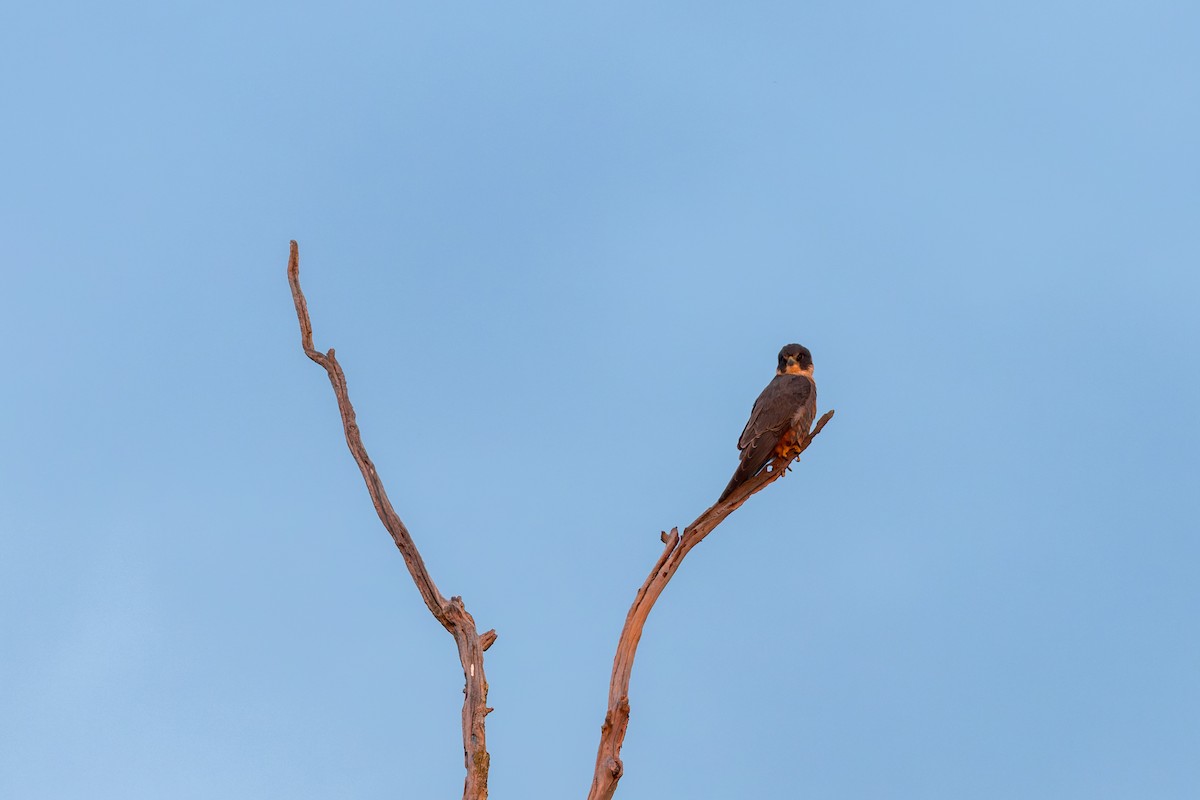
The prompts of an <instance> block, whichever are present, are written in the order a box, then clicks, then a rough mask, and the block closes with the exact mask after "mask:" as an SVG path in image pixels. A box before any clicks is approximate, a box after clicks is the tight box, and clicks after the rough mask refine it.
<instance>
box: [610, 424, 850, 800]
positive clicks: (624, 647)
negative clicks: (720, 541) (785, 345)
mask: <svg viewBox="0 0 1200 800" xmlns="http://www.w3.org/2000/svg"><path fill="white" fill-rule="evenodd" d="M832 417H833V411H826V412H825V415H824V416H822V417H821V419H820V420H818V421H817V424H816V425H815V426H814V427H813V429H812V432H810V433H809V434H808V435H807V436H806V437H805V438H804V440H803V441H802V442H801V444H800V446H799V449H798V450H797V451H796V454H795V456H793V457H792V458H790V459H787V460H786V461H783V460H776V461H775V462H773V463H772V464H771V466H770V468H769V469H766V470H763V471H762V472H760V473H759V474H758V475H755V476H754V477H753V478H751V479H750V480H748V481H746V482H745V483H743V484H742V485H741V486H739V487H738V488H737V489H735V490H734V492H733V494H731V495H729V497H727V498H725V499H724V500H722V501H721V502H718V503H717V504H716V505H714V506H710V507H709V508H708V510H706V511H705V512H704V513H703V514H701V515H700V516H699V517H697V518H696V521H695V522H693V523H692V524H691V525H689V526H687V527H686V528H684V530H683V535H682V536H681V535H680V534H679V529H678V528H675V529H673V530H672V531H671V532H670V533H666V532H664V533H663V535H662V540H663V543H664V545H665V547H664V548H663V552H662V555H661V556H659V557H658V561H657V562H655V564H654V569H652V570H650V575H649V576H648V577H647V578H646V582H645V583H643V584H642V586H641V588H640V589H638V592H637V595H636V596H635V597H634V598H633V605H632V606H630V607H629V614H628V615H627V616H626V617H625V627H624V628H623V629H622V630H621V638H620V639H618V640H617V654H616V657H615V658H614V659H613V671H612V680H611V681H610V682H609V686H608V712H607V713H606V714H605V715H604V724H603V725H602V726H601V727H600V747H599V749H598V750H597V752H596V770H595V773H594V774H593V776H592V788H591V791H590V792H588V800H611V799H612V797H613V795H614V794H615V793H616V791H617V782H618V781H620V780H621V775H622V774H623V772H624V769H625V767H624V764H622V762H621V745H622V744H623V743H624V742H625V731H626V730H627V729H628V728H629V678H630V675H631V673H632V671H633V659H634V656H636V655H637V646H638V642H639V641H641V638H642V628H643V626H645V624H646V618H647V617H649V616H650V609H652V608H653V607H654V603H655V601H657V600H658V597H659V595H661V594H662V591H663V589H665V588H666V587H667V584H668V583H669V582H670V580H671V578H672V576H674V575H675V571H676V570H678V569H679V565H680V564H682V563H683V559H684V558H685V557H686V556H687V554H688V553H689V552H691V549H692V548H693V547H695V546H696V545H698V544H700V542H702V541H704V537H706V536H708V535H709V534H710V533H712V532H713V530H714V529H715V528H716V527H717V526H718V525H720V524H721V523H722V522H724V521H725V518H726V517H728V516H729V515H730V514H732V513H733V512H734V511H736V510H737V509H738V508H739V507H740V506H741V505H742V504H743V503H745V502H746V501H747V500H749V499H750V497H751V495H754V494H756V493H758V492H761V491H762V490H763V489H765V488H767V486H769V485H770V484H772V483H774V482H775V481H777V480H779V479H780V478H781V477H783V476H784V475H785V474H786V473H787V471H788V467H789V466H790V465H791V463H792V462H793V461H794V460H795V459H797V458H799V457H800V453H803V452H804V451H805V450H806V449H808V446H809V444H811V443H812V440H813V439H814V438H815V437H816V435H817V434H818V433H820V432H821V429H822V428H824V427H825V423H827V422H829V420H830V419H832Z"/></svg>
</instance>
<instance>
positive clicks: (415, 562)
mask: <svg viewBox="0 0 1200 800" xmlns="http://www.w3.org/2000/svg"><path fill="white" fill-rule="evenodd" d="M288 283H289V284H291V287H292V299H293V300H294V301H295V303H296V318H297V319H298V320H299V321H300V346H301V347H302V348H304V353H305V354H306V355H307V356H308V357H309V358H311V359H312V360H313V361H315V362H317V363H318V364H320V365H321V366H322V367H324V368H325V371H326V372H327V373H328V374H329V382H330V384H332V385H333V393H334V395H335V396H336V397H337V404H338V411H340V412H341V415H342V428H343V429H344V430H345V433H346V444H347V446H349V448H350V453H351V455H353V456H354V460H355V462H357V464H358V468H359V470H361V471H362V476H363V480H364V481H366V484H367V491H368V492H370V494H371V502H372V503H374V504H375V511H376V513H378V514H379V519H380V521H382V522H383V527H385V528H387V532H388V533H390V534H391V536H392V541H393V542H395V543H396V548H397V549H398V550H399V551H400V554H401V555H402V556H404V563H405V564H406V565H407V566H408V571H409V574H411V575H412V579H413V582H414V583H416V585H417V591H419V592H420V593H421V598H422V599H423V600H424V601H425V605H426V606H427V607H428V608H429V610H430V612H431V613H432V614H433V616H434V617H435V618H436V619H437V621H438V622H440V623H442V627H444V628H445V629H446V630H447V631H449V632H450V635H451V636H453V637H454V641H455V643H456V644H457V645H458V658H459V661H461V662H462V668H463V678H464V680H465V681H466V686H465V687H464V689H463V694H464V695H466V697H465V698H464V699H463V710H462V732H463V756H464V759H465V761H466V768H467V778H466V783H465V785H464V787H463V800H487V793H488V790H487V781H488V767H489V766H490V763H489V762H490V757H489V756H488V752H487V743H486V739H485V735H484V720H485V718H486V717H487V715H488V714H489V713H491V711H492V709H490V708H488V707H487V694H488V684H487V679H486V678H485V677H484V674H483V651H484V650H487V649H488V648H489V647H491V646H492V643H493V642H495V641H496V632H495V631H494V630H490V631H487V632H485V633H482V634H481V633H479V632H478V631H477V630H476V628H475V620H474V618H473V617H472V616H471V615H470V614H468V613H467V609H466V606H464V605H463V601H462V598H461V597H451V598H450V599H449V600H447V599H446V598H445V597H442V594H441V592H439V591H438V588H437V586H436V585H435V584H434V582H433V578H431V577H430V576H429V571H428V570H427V569H426V568H425V562H424V561H422V560H421V554H420V553H419V552H417V546H416V545H415V544H414V543H413V540H412V536H410V535H409V533H408V528H406V527H405V526H404V523H403V522H401V521H400V517H399V516H398V515H397V514H396V511H395V509H393V508H392V503H391V501H390V500H388V496H387V492H386V491H384V488H383V481H381V480H380V479H379V475H378V474H377V473H376V472H375V465H374V464H373V463H371V458H370V456H368V455H367V449H366V447H364V446H363V442H362V435H361V434H360V433H359V430H358V423H357V422H355V417H354V406H352V405H350V394H349V391H348V390H347V388H346V375H345V374H344V373H343V372H342V367H341V365H340V364H338V361H337V358H336V357H335V356H334V353H333V348H330V349H329V352H327V353H322V352H320V351H319V350H317V349H316V348H315V347H313V331H312V321H311V320H310V319H309V316H308V303H307V302H306V301H305V299H304V293H303V292H302V291H301V290H300V247H299V245H297V244H296V242H295V241H293V242H292V249H291V256H290V258H289V259H288Z"/></svg>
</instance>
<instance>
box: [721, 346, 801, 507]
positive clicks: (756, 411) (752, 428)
mask: <svg viewBox="0 0 1200 800" xmlns="http://www.w3.org/2000/svg"><path fill="white" fill-rule="evenodd" d="M812 375H813V361H812V353H810V352H808V348H807V347H804V346H802V345H798V344H789V345H785V346H784V348H783V349H782V350H780V351H779V366H778V368H777V369H776V370H775V377H774V378H773V379H772V380H771V382H770V383H768V384H767V388H765V389H763V391H762V394H760V395H759V396H758V399H757V400H755V401H754V408H753V409H752V410H751V411H750V421H749V422H747V423H746V429H745V430H744V431H742V436H741V438H740V439H738V450H741V451H742V455H741V459H742V460H741V463H740V464H738V468H737V471H736V472H734V473H733V478H732V480H730V481H729V485H728V486H726V487H725V491H724V492H722V493H721V496H720V498H718V500H717V502H718V503H719V502H721V500H724V499H725V498H726V497H729V495H731V494H733V491H734V490H735V489H737V488H738V487H739V486H741V485H742V484H743V483H745V482H746V481H748V480H750V479H751V478H753V477H754V476H755V475H757V474H758V473H760V472H762V470H763V468H764V467H766V466H767V464H768V463H769V462H770V461H771V459H773V458H786V459H788V460H791V458H792V457H793V456H795V455H796V453H797V448H798V444H799V441H800V440H801V439H803V438H804V437H805V436H806V435H808V430H809V428H811V427H812V424H813V419H814V418H815V417H816V415H817V384H816V383H815V382H814V381H813V377H812Z"/></svg>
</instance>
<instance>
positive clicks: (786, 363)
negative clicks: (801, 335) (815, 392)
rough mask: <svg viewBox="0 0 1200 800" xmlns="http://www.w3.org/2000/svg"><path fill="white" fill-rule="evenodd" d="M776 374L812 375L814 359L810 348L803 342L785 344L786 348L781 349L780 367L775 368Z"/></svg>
mask: <svg viewBox="0 0 1200 800" xmlns="http://www.w3.org/2000/svg"><path fill="white" fill-rule="evenodd" d="M775 374H776V375H807V376H808V377H810V378H811V377H812V374H813V360H812V353H810V352H808V348H807V347H805V346H804V345H801V344H789V345H784V348H783V349H782V350H780V351H779V367H778V369H776V370H775Z"/></svg>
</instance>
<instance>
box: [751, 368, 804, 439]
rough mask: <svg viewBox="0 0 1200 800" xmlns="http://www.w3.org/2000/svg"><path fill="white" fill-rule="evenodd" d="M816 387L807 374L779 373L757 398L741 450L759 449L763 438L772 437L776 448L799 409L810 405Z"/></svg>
mask: <svg viewBox="0 0 1200 800" xmlns="http://www.w3.org/2000/svg"><path fill="white" fill-rule="evenodd" d="M812 388H813V386H812V381H810V380H809V379H808V378H806V377H804V376H803V375H776V376H775V378H774V380H772V381H771V382H770V383H768V384H767V388H765V389H763V391H762V394H760V395H759V396H758V399H757V400H755V401H754V408H753V409H752V410H751V411H750V419H749V421H747V422H746V428H745V430H743V431H742V435H741V437H740V438H739V439H738V449H739V450H743V451H744V450H746V449H747V448H751V449H756V448H757V446H758V444H759V442H760V441H763V442H765V440H768V439H769V440H770V446H771V447H774V446H775V445H776V444H777V443H778V442H779V437H780V436H782V435H783V432H784V431H785V430H787V429H788V427H789V426H790V425H791V422H792V418H793V417H794V416H795V415H796V412H797V411H799V410H800V409H801V408H803V407H804V406H805V405H807V404H808V398H809V397H810V396H811V395H812ZM744 457H745V454H744V453H743V458H744Z"/></svg>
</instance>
